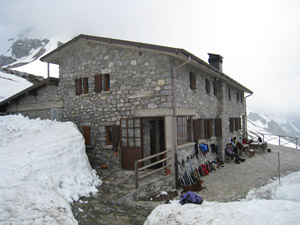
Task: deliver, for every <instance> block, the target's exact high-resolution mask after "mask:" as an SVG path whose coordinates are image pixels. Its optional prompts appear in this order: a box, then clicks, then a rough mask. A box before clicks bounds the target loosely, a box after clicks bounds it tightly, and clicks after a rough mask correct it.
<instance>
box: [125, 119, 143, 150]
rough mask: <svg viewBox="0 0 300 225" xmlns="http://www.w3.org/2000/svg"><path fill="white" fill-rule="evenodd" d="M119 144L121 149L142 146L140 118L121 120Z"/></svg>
mask: <svg viewBox="0 0 300 225" xmlns="http://www.w3.org/2000/svg"><path fill="white" fill-rule="evenodd" d="M121 144H122V146H123V147H141V146H142V120H141V119H140V118H124V119H121Z"/></svg>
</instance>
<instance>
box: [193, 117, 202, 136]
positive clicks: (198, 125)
mask: <svg viewBox="0 0 300 225" xmlns="http://www.w3.org/2000/svg"><path fill="white" fill-rule="evenodd" d="M193 128H194V139H195V141H196V140H198V139H202V129H201V128H202V120H201V119H198V120H193Z"/></svg>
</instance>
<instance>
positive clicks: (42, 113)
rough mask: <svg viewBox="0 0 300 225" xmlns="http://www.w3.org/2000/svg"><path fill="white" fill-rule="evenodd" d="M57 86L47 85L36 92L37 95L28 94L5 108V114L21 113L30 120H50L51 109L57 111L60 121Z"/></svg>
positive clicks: (59, 100)
mask: <svg viewBox="0 0 300 225" xmlns="http://www.w3.org/2000/svg"><path fill="white" fill-rule="evenodd" d="M58 89H59V88H58V86H56V85H47V86H44V87H41V88H39V89H38V90H37V93H36V94H34V93H29V94H28V95H24V96H23V97H22V98H19V99H18V101H17V102H14V101H12V103H11V105H9V106H7V112H10V113H21V114H22V115H24V116H28V117H29V118H30V119H36V118H40V119H51V109H52V108H57V109H58V111H59V112H58V116H59V118H58V119H60V116H61V113H60V112H61V110H60V109H59V108H61V107H62V106H63V102H62V101H61V97H60V95H59V90H58Z"/></svg>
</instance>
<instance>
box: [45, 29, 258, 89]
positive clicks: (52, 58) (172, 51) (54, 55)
mask: <svg viewBox="0 0 300 225" xmlns="http://www.w3.org/2000/svg"><path fill="white" fill-rule="evenodd" d="M79 40H86V41H91V42H97V43H104V44H110V45H116V46H123V47H130V48H138V49H145V50H153V51H158V52H163V53H166V54H169V55H173V56H177V57H180V56H181V57H184V58H188V57H191V59H192V60H193V61H194V62H196V63H197V64H198V65H200V66H202V67H203V66H204V67H205V68H206V69H208V70H209V71H211V72H212V73H213V74H214V76H216V77H217V78H220V79H222V80H224V81H225V82H228V83H229V84H231V85H233V86H235V87H237V88H238V89H241V90H243V91H245V92H247V93H250V94H253V92H252V91H251V90H250V89H248V88H246V87H245V86H243V85H242V84H240V83H238V82H237V81H236V80H234V79H232V78H231V77H229V76H228V75H226V74H224V73H223V72H221V71H219V70H218V69H216V68H214V67H213V66H211V65H209V64H208V63H207V62H205V61H203V60H202V59H200V58H198V57H197V56H195V55H193V54H192V53H190V52H188V51H186V50H184V49H181V48H173V47H166V46H161V45H153V44H146V43H141V42H133V41H126V40H119V39H112V38H105V37H97V36H90V35H84V34H80V35H79V36H77V37H75V38H73V39H72V40H70V41H68V42H66V43H65V44H63V45H61V46H59V47H58V48H56V49H55V50H53V51H52V52H49V53H48V54H46V55H45V56H43V57H41V61H43V62H48V63H54V64H59V60H60V58H62V57H63V54H62V53H63V51H65V50H66V49H67V48H68V47H69V46H71V45H72V44H75V43H77V42H78V41H79Z"/></svg>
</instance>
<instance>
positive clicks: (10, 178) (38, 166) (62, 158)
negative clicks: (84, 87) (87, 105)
mask: <svg viewBox="0 0 300 225" xmlns="http://www.w3.org/2000/svg"><path fill="white" fill-rule="evenodd" d="M0 137H1V139H0V177H1V179H0V224H77V221H76V220H75V218H74V216H73V214H72V211H71V206H70V203H69V202H73V201H77V200H78V199H79V197H80V196H88V195H89V193H91V192H97V189H96V187H95V186H97V185H100V184H101V183H102V181H101V180H100V179H99V178H98V177H97V175H96V172H95V171H94V170H92V168H91V166H90V164H89V161H88V159H87V156H86V154H85V146H84V140H83V137H82V135H81V133H80V132H79V131H78V129H77V127H76V126H75V125H74V124H73V123H71V122H65V123H61V122H56V121H49V120H46V121H45V120H39V119H37V120H29V119H28V118H24V117H23V116H21V115H18V116H3V117H0Z"/></svg>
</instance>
